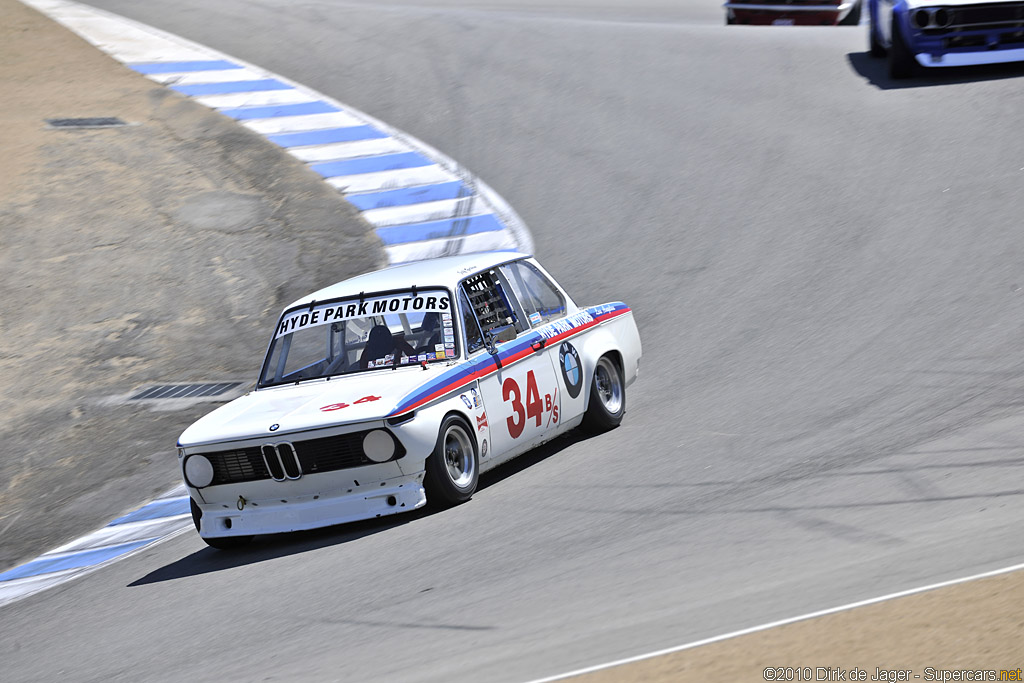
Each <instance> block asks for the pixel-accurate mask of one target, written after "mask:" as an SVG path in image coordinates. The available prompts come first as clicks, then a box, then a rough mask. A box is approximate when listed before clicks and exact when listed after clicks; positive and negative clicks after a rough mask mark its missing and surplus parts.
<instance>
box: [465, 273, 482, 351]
mask: <svg viewBox="0 0 1024 683" xmlns="http://www.w3.org/2000/svg"><path fill="white" fill-rule="evenodd" d="M459 307H460V308H461V309H462V320H463V325H464V327H465V329H466V349H467V351H468V352H469V353H473V352H474V351H479V350H480V349H482V348H483V347H484V336H483V334H481V332H480V324H479V323H478V322H477V319H476V313H474V311H473V307H472V306H470V304H469V297H467V296H466V290H465V289H463V288H462V287H459Z"/></svg>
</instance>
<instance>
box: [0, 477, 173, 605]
mask: <svg viewBox="0 0 1024 683" xmlns="http://www.w3.org/2000/svg"><path fill="white" fill-rule="evenodd" d="M190 528H192V513H191V512H190V511H189V505H188V494H187V493H186V492H185V487H184V485H181V486H177V487H175V488H174V489H172V490H171V491H168V492H167V493H166V494H165V495H164V496H162V497H160V498H157V499H156V500H154V501H153V502H151V503H148V504H146V505H143V506H142V507H141V508H139V509H138V510H135V511H134V512H130V513H128V514H127V515H124V516H123V517H118V518H117V519H115V520H114V521H113V522H111V523H110V524H108V525H106V526H105V527H103V528H102V529H100V530H98V531H94V532H92V533H91V534H88V535H87V536H83V537H82V538H79V539H77V540H75V541H72V542H71V543H67V544H65V545H62V546H61V547H59V548H57V549H55V550H51V551H50V552H48V553H46V554H45V555H41V556H39V557H37V558H36V559H34V560H32V561H31V562H28V563H26V564H23V565H21V566H19V567H15V568H14V569H9V570H7V571H5V572H3V573H0V606H3V605H6V604H8V603H11V602H14V601H16V600H20V599H21V598H27V597H28V596H30V595H32V594H34V593H38V592H40V591H43V590H46V589H47V588H52V587H53V586H56V585H58V584H61V583H64V582H65V581H70V580H71V579H74V578H77V577H79V576H82V575H84V574H87V573H89V572H91V571H94V570H96V569H99V568H100V567H101V566H103V565H106V564H109V563H111V562H114V561H116V560H119V559H122V558H125V557H128V556H129V555H131V554H133V553H135V552H138V551H140V550H142V549H143V548H146V547H148V546H150V545H153V544H154V543H157V542H159V541H163V540H166V539H168V538H171V537H172V536H175V535H177V534H178V533H181V532H182V531H185V530H186V529H190Z"/></svg>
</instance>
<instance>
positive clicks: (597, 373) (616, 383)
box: [583, 356, 626, 432]
mask: <svg viewBox="0 0 1024 683" xmlns="http://www.w3.org/2000/svg"><path fill="white" fill-rule="evenodd" d="M625 414H626V384H625V382H623V380H622V371H621V370H620V369H619V366H618V364H617V363H616V362H615V360H614V359H613V358H612V357H611V356H601V358H599V359H598V361H597V365H596V366H594V376H593V378H592V379H591V382H590V403H589V405H587V412H586V414H585V415H584V416H583V426H584V427H585V428H586V429H588V430H590V431H592V432H606V431H608V430H609V429H615V428H616V427H618V426H619V424H621V423H622V416H623V415H625Z"/></svg>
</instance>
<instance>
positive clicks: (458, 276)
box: [285, 251, 530, 310]
mask: <svg viewBox="0 0 1024 683" xmlns="http://www.w3.org/2000/svg"><path fill="white" fill-rule="evenodd" d="M529 256H530V254H522V253H519V252H516V251H487V252H478V253H473V254H460V255H458V256H443V257H441V258H435V259H429V260H426V261H413V262H410V263H402V264H399V265H397V266H389V267H387V268H382V269H381V270H375V271H373V272H372V273H365V274H363V275H357V276H355V277H353V278H349V279H348V280H342V281H341V282H338V283H335V284H333V285H330V286H329V287H324V288H323V289H320V290H317V291H315V292H313V293H312V294H308V295H306V296H304V297H302V298H301V299H298V300H296V301H294V302H292V303H291V304H290V305H289V306H288V307H287V308H285V310H289V309H292V308H295V307H296V306H306V305H309V303H310V302H312V301H326V300H328V299H340V298H342V297H346V296H354V295H358V294H359V293H360V292H366V293H367V294H369V293H371V292H383V291H388V290H392V289H405V288H408V287H412V286H413V285H415V286H416V287H420V288H422V287H449V288H452V289H454V287H455V285H457V284H458V283H459V282H460V281H461V280H463V279H465V278H466V277H467V276H469V275H472V274H473V273H477V272H480V271H485V270H488V269H490V268H493V267H495V266H497V265H500V264H502V263H508V262H509V261H515V260H517V259H521V258H529Z"/></svg>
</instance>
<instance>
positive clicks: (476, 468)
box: [424, 415, 480, 507]
mask: <svg viewBox="0 0 1024 683" xmlns="http://www.w3.org/2000/svg"><path fill="white" fill-rule="evenodd" d="M426 469H427V473H426V481H425V482H424V483H425V485H426V488H427V501H428V502H429V503H431V504H433V505H439V506H441V507H451V506H453V505H458V504H459V503H465V502H466V501H467V500H469V499H470V498H472V497H473V493H474V492H475V491H476V485H477V483H478V481H479V479H480V459H479V457H478V456H477V452H476V439H475V438H474V437H473V432H472V430H471V429H470V428H469V427H467V426H466V423H465V422H464V421H463V420H462V419H461V418H459V417H457V416H455V415H450V416H448V417H447V418H445V421H444V422H442V423H441V429H440V430H439V431H438V435H437V444H436V445H435V446H434V452H433V453H432V454H431V455H430V457H429V458H427V468H426Z"/></svg>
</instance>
